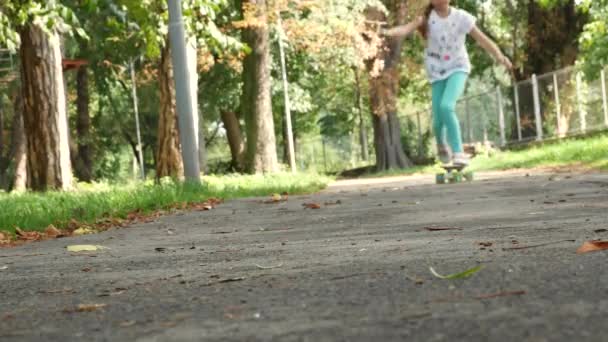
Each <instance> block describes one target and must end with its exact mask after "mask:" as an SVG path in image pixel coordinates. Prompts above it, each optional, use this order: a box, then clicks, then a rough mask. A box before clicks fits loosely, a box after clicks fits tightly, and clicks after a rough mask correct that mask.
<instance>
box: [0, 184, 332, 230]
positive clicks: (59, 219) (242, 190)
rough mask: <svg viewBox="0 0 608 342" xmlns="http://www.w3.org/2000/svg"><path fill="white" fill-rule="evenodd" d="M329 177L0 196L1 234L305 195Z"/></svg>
mask: <svg viewBox="0 0 608 342" xmlns="http://www.w3.org/2000/svg"><path fill="white" fill-rule="evenodd" d="M329 181H330V179H329V178H327V177H323V176H319V175H313V174H298V175H297V176H294V175H292V174H276V175H271V176H261V175H259V176H258V175H256V176H242V175H234V176H221V177H220V176H206V177H204V180H203V184H202V185H193V184H181V183H174V182H163V183H162V184H160V185H155V184H153V183H152V182H147V183H141V182H139V183H137V182H134V183H131V184H121V185H110V184H106V183H98V184H93V185H80V186H79V188H78V190H76V191H73V192H47V193H23V194H0V208H1V209H0V231H2V230H6V231H9V232H11V233H14V231H15V228H16V227H19V228H21V229H22V230H25V231H40V230H44V228H46V227H47V226H48V225H49V224H53V225H55V226H56V227H57V228H60V229H61V228H64V227H66V225H67V224H68V223H69V221H70V220H72V219H74V220H77V221H79V222H82V223H94V222H95V221H96V220H98V219H101V218H110V217H111V218H124V217H126V216H127V214H128V213H130V212H134V211H140V212H142V213H149V212H152V211H155V210H160V209H167V208H170V207H171V206H172V205H175V204H178V203H198V202H204V201H205V200H207V199H209V198H221V199H234V198H242V197H254V196H269V195H272V194H273V193H283V192H287V193H289V194H292V195H295V194H303V193H311V192H316V191H318V190H321V189H323V188H324V187H326V186H327V184H328V183H329Z"/></svg>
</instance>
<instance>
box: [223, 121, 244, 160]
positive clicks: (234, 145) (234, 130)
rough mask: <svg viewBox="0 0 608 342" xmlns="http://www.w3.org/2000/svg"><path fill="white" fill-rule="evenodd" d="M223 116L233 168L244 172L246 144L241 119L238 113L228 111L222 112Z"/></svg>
mask: <svg viewBox="0 0 608 342" xmlns="http://www.w3.org/2000/svg"><path fill="white" fill-rule="evenodd" d="M221 116H222V122H223V123H224V128H225V129H226V137H227V138H228V145H229V146H230V154H231V155H232V166H233V167H234V169H236V170H237V171H242V170H243V166H244V163H245V143H244V142H243V135H242V133H241V125H240V124H239V119H238V118H237V116H236V113H234V112H232V111H227V110H222V111H221Z"/></svg>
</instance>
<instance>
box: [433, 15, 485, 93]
mask: <svg viewBox="0 0 608 342" xmlns="http://www.w3.org/2000/svg"><path fill="white" fill-rule="evenodd" d="M475 22H476V19H475V17H474V16H472V15H471V14H469V13H468V12H467V11H464V10H461V9H457V8H454V7H451V8H450V14H449V15H448V16H447V17H445V18H442V17H440V16H439V15H437V13H436V12H435V11H434V10H433V11H432V12H431V15H430V16H429V30H428V41H427V47H426V49H425V51H424V59H425V65H426V72H427V75H428V78H429V81H431V83H433V82H436V81H440V80H444V79H446V78H448V77H449V76H450V75H451V74H453V73H454V72H457V71H463V72H466V73H470V72H471V62H470V60H469V54H468V53H467V49H466V46H465V40H466V37H467V34H468V33H469V32H471V30H472V29H473V27H474V26H475Z"/></svg>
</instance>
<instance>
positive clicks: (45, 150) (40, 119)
mask: <svg viewBox="0 0 608 342" xmlns="http://www.w3.org/2000/svg"><path fill="white" fill-rule="evenodd" d="M20 35H21V50H20V54H21V82H22V86H23V97H24V110H23V123H24V128H25V132H26V133H25V135H26V140H27V169H28V183H29V186H30V187H31V188H32V189H33V190H38V191H41V190H42V191H44V190H47V189H61V190H67V189H70V188H71V186H72V170H71V163H70V149H69V146H68V127H67V116H66V104H65V89H64V85H63V74H62V65H61V53H60V51H59V38H58V36H57V34H56V33H53V34H51V35H48V34H47V33H45V32H44V31H43V30H42V29H41V28H40V27H39V26H38V25H37V24H30V25H27V26H26V27H24V28H23V29H22V31H21V32H20Z"/></svg>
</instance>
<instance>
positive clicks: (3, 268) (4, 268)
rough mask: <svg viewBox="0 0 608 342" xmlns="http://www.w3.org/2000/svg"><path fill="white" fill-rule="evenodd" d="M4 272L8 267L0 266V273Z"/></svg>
mask: <svg viewBox="0 0 608 342" xmlns="http://www.w3.org/2000/svg"><path fill="white" fill-rule="evenodd" d="M4 270H8V266H2V267H0V271H4Z"/></svg>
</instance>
